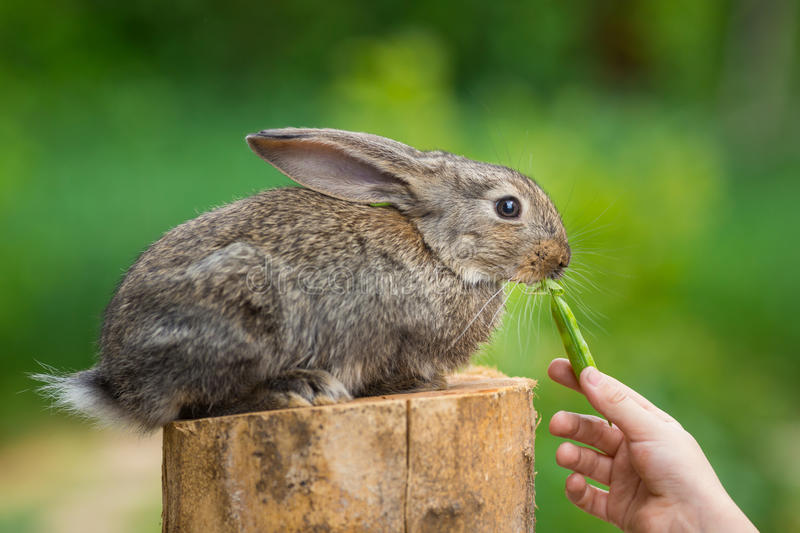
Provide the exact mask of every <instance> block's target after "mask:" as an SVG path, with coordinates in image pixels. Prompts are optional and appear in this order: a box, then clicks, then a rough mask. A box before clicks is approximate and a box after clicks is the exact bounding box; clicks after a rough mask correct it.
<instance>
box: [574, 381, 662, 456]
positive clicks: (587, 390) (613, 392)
mask: <svg viewBox="0 0 800 533" xmlns="http://www.w3.org/2000/svg"><path fill="white" fill-rule="evenodd" d="M580 384H581V389H582V390H583V393H584V394H585V395H586V398H587V399H588V400H589V403H591V404H592V407H594V408H595V409H597V411H598V412H600V413H601V414H602V415H603V416H605V417H606V418H607V419H608V420H610V421H611V422H613V423H615V424H616V425H617V426H619V428H620V429H621V430H622V432H623V433H624V434H625V436H626V437H627V438H628V439H630V440H632V441H641V440H650V439H653V438H655V437H656V436H657V435H658V434H659V433H660V429H661V428H660V426H661V420H659V418H658V417H657V416H656V415H655V414H654V413H652V412H651V411H649V410H647V409H646V408H645V407H644V406H643V405H641V404H640V403H639V402H638V401H637V399H636V398H637V397H638V395H637V394H636V392H634V391H633V390H632V389H631V388H629V387H628V386H626V385H624V384H623V383H620V382H619V381H617V380H616V379H614V378H612V377H611V376H608V375H606V374H603V373H602V372H600V371H599V370H597V369H596V368H594V367H591V366H590V367H587V368H585V369H584V370H583V372H581V375H580Z"/></svg>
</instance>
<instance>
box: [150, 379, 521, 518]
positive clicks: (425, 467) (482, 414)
mask: <svg viewBox="0 0 800 533" xmlns="http://www.w3.org/2000/svg"><path fill="white" fill-rule="evenodd" d="M535 385H536V383H535V381H533V380H529V379H525V378H508V377H505V376H503V375H502V374H499V373H497V372H495V371H489V370H487V369H470V371H468V373H464V374H456V375H453V376H451V377H450V378H448V388H447V389H445V390H440V391H430V392H419V393H412V394H398V395H392V396H380V397H373V398H359V399H356V400H353V401H351V402H348V403H343V404H336V405H327V406H319V407H307V408H300V409H285V410H279V411H266V412H259V413H248V414H243V415H236V416H226V417H219V418H205V419H200V420H186V421H177V422H173V423H171V424H169V425H168V426H166V427H165V428H164V463H163V480H162V486H163V501H164V510H163V531H165V532H167V533H177V532H203V533H217V532H241V531H246V532H259V533H262V532H272V531H274V532H287V531H288V532H291V531H304V532H305V531H320V532H329V531H331V532H333V531H381V532H383V531H387V532H394V531H398V532H409V533H410V532H424V531H431V532H441V531H447V532H451V531H465V532H466V531H497V532H500V531H514V532H516V531H533V530H534V517H533V510H534V484H533V480H534V470H533V457H534V455H533V450H534V446H533V444H534V441H533V439H534V429H535V426H536V412H535V411H534V409H533V403H532V400H533V388H534V387H535Z"/></svg>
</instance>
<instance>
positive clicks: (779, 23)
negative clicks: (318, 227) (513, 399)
mask: <svg viewBox="0 0 800 533" xmlns="http://www.w3.org/2000/svg"><path fill="white" fill-rule="evenodd" d="M798 22H800V9H799V8H798V3H797V2H795V1H794V0H775V1H772V2H758V1H756V0H730V1H724V0H707V1H704V2H697V1H690V0H676V1H669V0H665V1H640V2H638V1H627V2H621V1H609V2H580V1H576V2H544V1H542V2H527V3H523V2H499V1H497V2H477V1H472V0H468V1H462V2H453V1H442V2H425V1H420V0H414V1H411V0H406V1H402V2H401V1H379V2H357V1H355V0H346V1H341V2H323V1H311V0H297V1H293V2H262V3H253V2H244V1H242V0H232V1H228V2H196V1H186V0H178V1H175V2H166V3H165V2H156V1H141V0H132V1H128V2H100V1H92V0H63V1H57V2H48V3H44V2H40V1H38V0H33V1H31V0H26V1H21V0H5V1H4V2H2V3H0V101H2V112H1V113H0V220H2V227H3V228H4V232H3V234H4V235H5V237H4V238H3V239H2V240H0V253H1V254H2V262H0V346H2V349H3V352H4V353H3V354H2V358H0V412H1V413H2V418H0V432H1V433H0V471H2V472H3V474H2V475H0V531H13V532H27V531H31V532H34V531H108V532H110V531H128V532H138V531H158V530H159V528H160V526H159V523H160V516H159V512H160V485H159V483H160V481H159V474H160V471H159V461H160V454H159V450H158V435H156V436H154V437H152V438H149V439H140V438H138V437H131V436H128V435H125V434H122V433H120V432H118V431H113V430H100V429H96V428H92V427H91V426H90V425H89V424H87V423H85V422H81V421H78V420H77V419H72V418H69V417H67V416H66V415H64V414H62V413H54V412H51V411H49V410H48V409H47V407H46V405H45V403H44V402H43V401H42V400H41V399H39V398H38V397H37V396H36V394H35V393H34V392H32V390H31V389H32V387H33V385H32V384H31V382H30V381H29V380H28V379H27V377H26V373H28V372H32V371H37V370H39V369H40V367H39V366H38V364H37V362H36V361H41V362H44V363H48V364H51V365H54V366H56V367H58V368H63V369H79V368H84V367H87V366H89V365H90V364H91V363H92V360H93V357H94V353H95V339H96V336H97V333H98V331H99V326H100V317H101V314H102V311H103V308H104V305H105V304H106V303H107V301H108V300H109V298H110V296H111V294H112V293H113V291H114V287H115V284H116V283H117V282H118V281H119V279H120V277H121V275H122V273H123V272H124V270H125V269H126V268H127V267H128V266H129V265H130V264H131V262H132V261H133V260H134V258H135V257H136V256H137V254H138V253H139V252H140V251H141V250H143V249H144V248H145V247H147V246H148V244H149V243H150V242H152V241H154V240H155V239H157V238H158V237H159V236H160V235H161V234H162V233H163V232H164V231H166V230H167V229H169V228H170V227H172V226H174V225H176V224H178V223H180V222H182V221H184V220H186V219H189V218H192V217H194V216H196V215H197V214H198V213H200V212H202V211H205V210H207V209H209V208H211V207H213V206H217V205H220V204H222V203H225V202H229V201H231V200H233V199H235V198H239V197H242V196H246V195H249V194H251V193H253V192H255V191H258V190H260V189H263V188H267V187H274V186H279V185H286V184H288V181H287V180H286V179H285V178H283V177H282V176H281V175H279V174H278V172H277V171H275V170H274V169H272V168H270V167H268V165H266V164H264V163H263V162H262V161H261V160H259V159H258V158H257V157H256V156H255V155H253V154H252V153H251V152H250V150H249V149H248V148H247V146H246V144H245V143H244V140H243V138H244V135H245V134H247V133H250V132H253V131H257V130H260V129H264V128H275V127H283V126H310V127H335V128H342V129H351V130H359V131H369V132H372V133H377V134H381V135H385V136H388V137H392V138H396V139H398V140H400V141H403V142H406V143H408V144H412V145H414V146H416V147H419V148H422V149H445V150H448V151H452V152H456V153H460V154H463V155H467V156H468V157H471V158H474V159H482V160H487V161H491V162H494V163H499V164H505V165H508V166H512V167H515V168H518V169H520V170H521V171H523V172H525V173H527V174H528V175H530V176H532V177H534V178H535V179H536V180H538V181H539V183H540V184H541V185H542V186H543V187H544V188H545V189H546V190H548V191H549V192H550V193H551V195H552V197H553V199H554V201H555V202H556V204H557V205H558V206H559V208H560V209H561V211H562V213H563V215H564V219H565V223H566V225H567V228H568V232H569V233H570V235H571V239H572V242H573V247H574V250H575V254H574V261H573V267H572V268H571V269H570V270H571V274H570V276H569V280H568V281H567V285H568V289H569V291H570V294H571V295H572V297H573V298H572V301H573V304H574V305H575V306H576V307H578V308H579V310H580V311H581V313H580V317H579V318H580V320H581V322H582V324H583V325H584V327H585V330H586V332H587V333H588V340H589V343H590V345H591V346H592V351H593V353H594V354H595V356H596V358H597V359H598V362H599V364H600V365H601V367H602V368H603V369H605V370H606V371H608V372H610V373H611V374H613V375H615V376H617V377H619V378H620V379H622V380H624V381H626V382H627V383H629V384H630V385H632V386H633V387H635V388H637V389H638V390H640V391H641V392H643V393H644V394H645V395H647V396H648V397H650V398H651V399H652V400H653V401H654V402H655V403H656V404H658V405H659V406H661V407H662V408H664V409H666V410H668V411H669V412H670V413H671V414H673V415H674V416H675V417H676V418H677V419H678V420H680V421H681V422H682V423H683V424H684V426H685V427H686V428H687V429H688V430H689V431H691V432H692V433H693V434H694V435H695V436H696V437H697V439H698V441H699V442H700V443H701V445H702V446H703V447H704V449H705V450H706V452H707V453H708V456H709V458H710V460H711V462H712V464H713V465H714V467H715V468H716V469H717V471H718V473H719V475H720V478H721V479H722V481H723V483H724V484H725V486H726V487H727V488H728V490H729V492H730V493H731V495H732V496H733V497H734V499H735V500H736V501H737V502H738V503H739V505H740V506H741V507H742V508H743V509H744V511H745V512H746V513H747V514H748V515H749V516H750V517H751V518H752V520H753V521H754V522H755V523H756V525H757V526H759V527H760V528H761V529H762V530H764V531H790V530H794V531H797V530H800V514H799V513H798V511H797V501H800V456H799V455H798V454H797V449H798V442H800V409H799V408H798V406H799V405H800V389H799V388H798V385H797V378H798V376H800V359H798V357H797V355H796V354H797V346H798V343H800V327H798V325H797V324H796V323H795V321H794V320H793V319H794V318H795V317H796V314H797V311H798V306H797V304H796V302H797V297H798V289H800V281H799V280H798V274H799V273H800V246H798V239H797V232H798V228H799V227H800V225H798V222H799V220H798V218H800V217H798V215H797V207H796V203H797V201H798V199H799V198H800V180H799V179H798V174H799V173H800V151H798V146H800V142H799V141H800V126H798V124H800V121H799V120H798V119H800V111H799V109H800V107H799V106H798V103H800V95H799V91H798V88H799V87H800V84H798V76H799V72H798V68H797V67H798V52H800V35H799V33H800V32H798V27H799V25H798ZM508 305H509V313H508V315H507V316H506V318H505V321H504V326H503V328H502V330H501V331H499V332H498V334H497V335H496V337H495V338H494V340H493V342H492V343H491V344H490V345H489V346H487V347H485V348H484V349H483V350H482V352H481V353H480V354H479V355H478V356H477V357H476V361H477V362H481V363H486V364H492V365H497V366H498V367H499V368H500V369H501V370H503V371H505V372H507V373H509V374H514V375H525V376H530V377H534V378H537V379H539V380H540V385H539V389H538V398H537V400H536V407H537V409H538V410H539V412H540V414H541V416H542V419H543V421H542V425H541V426H540V427H539V430H538V432H537V442H536V451H537V453H536V468H537V470H538V475H537V478H536V487H537V491H536V503H537V507H538V511H537V522H538V525H537V529H538V531H543V532H547V531H561V532H572V531H576V532H577V531H611V530H613V528H611V527H610V526H606V525H604V524H602V523H600V522H599V521H598V520H596V519H594V518H592V517H589V516H587V515H584V514H583V513H581V512H580V511H578V510H577V509H575V508H574V507H572V506H571V505H570V504H569V503H568V502H567V501H566V499H565V497H564V496H563V482H564V479H565V478H566V475H567V472H566V471H563V470H561V469H560V468H559V467H557V466H556V465H555V461H554V452H555V448H556V447H557V445H558V443H559V441H558V439H555V438H553V437H551V436H550V435H549V434H548V433H547V430H546V427H547V422H548V420H549V418H550V416H551V415H552V414H553V413H554V412H555V411H557V410H559V409H571V410H588V409H589V406H588V405H587V404H586V402H585V401H582V400H581V399H580V398H578V397H577V395H576V394H574V393H572V392H570V391H567V390H563V389H561V388H559V387H557V386H555V385H553V384H552V383H551V382H549V381H548V380H547V378H546V376H545V368H546V366H547V364H548V362H549V361H550V359H551V358H552V357H553V356H554V355H557V354H559V353H560V352H561V347H560V345H559V344H558V341H557V338H556V335H555V333H554V330H553V327H552V325H551V322H550V319H549V316H548V315H547V308H546V307H545V308H544V309H542V306H541V305H539V304H538V303H537V302H536V299H535V298H534V297H532V296H523V295H521V294H520V292H519V291H516V292H514V293H513V294H511V295H510V298H509V302H508Z"/></svg>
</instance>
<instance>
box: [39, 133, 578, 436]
mask: <svg viewBox="0 0 800 533" xmlns="http://www.w3.org/2000/svg"><path fill="white" fill-rule="evenodd" d="M248 142H249V143H250V145H251V147H252V148H253V150H254V151H256V152H257V153H258V154H259V155H260V156H261V157H263V158H264V159H266V160H267V161H268V162H270V163H272V164H273V165H275V166H276V167H277V168H278V169H279V170H281V171H282V172H284V173H285V174H287V175H288V176H289V177H291V178H292V179H294V180H295V181H297V182H298V183H300V184H303V185H306V186H307V187H309V188H308V189H302V188H285V189H275V190H269V191H264V192H262V193H260V194H257V195H255V196H252V197H250V198H246V199H243V200H240V201H238V202H235V203H232V204H229V205H226V206H224V207H221V208H219V209H216V210H214V211H211V212H208V213H205V214H203V215H201V216H199V217H197V218H195V219H193V220H190V221H188V222H186V223H184V224H181V225H180V226H178V227H176V228H174V229H172V230H171V231H169V232H167V233H166V234H165V235H164V236H163V237H162V238H161V239H160V240H158V241H157V242H155V243H154V244H153V245H152V246H151V247H150V248H149V249H148V250H147V251H145V252H144V253H143V254H142V255H141V257H139V259H138V260H137V261H136V263H135V264H134V265H133V266H132V267H131V268H130V270H129V271H128V273H127V274H126V276H125V278H124V280H123V282H122V283H121V285H120V287H119V289H118V290H117V292H116V294H115V295H114V297H113V299H112V300H111V302H110V303H109V305H108V307H107V309H106V312H105V317H104V324H103V329H102V334H101V339H100V357H99V362H98V363H97V365H96V366H95V367H93V368H91V369H89V370H86V371H83V372H78V373H76V374H73V375H71V376H63V377H54V376H39V377H40V378H42V379H44V380H46V381H47V382H48V383H49V385H47V386H46V387H45V388H46V389H48V390H49V391H50V392H51V393H53V394H54V395H55V397H56V399H57V400H58V402H59V403H60V404H62V405H65V406H67V407H70V408H73V409H75V410H77V411H79V412H83V413H86V414H89V415H92V416H95V417H99V418H102V419H113V420H116V421H122V422H127V423H129V424H132V425H135V426H138V427H140V428H142V429H145V430H147V429H153V428H157V427H159V426H161V425H163V424H165V423H167V422H169V421H171V420H174V419H175V418H178V417H199V416H210V415H218V414H228V413H236V412H246V411H252V410H261V409H273V408H282V407H292V406H300V405H308V404H311V403H313V404H324V403H330V402H337V401H342V400H346V399H349V398H351V397H353V396H362V395H372V394H382V393H388V392H397V391H403V390H410V389H415V388H421V387H435V386H439V385H440V384H441V383H443V381H442V376H443V375H444V374H446V373H448V372H451V371H452V370H454V369H455V368H457V367H459V366H462V365H464V364H466V363H467V362H468V360H469V358H470V355H471V354H472V353H473V352H474V351H475V350H476V348H477V347H478V345H479V344H480V343H482V342H485V341H487V340H488V338H489V336H490V335H491V333H492V331H493V329H494V327H495V325H496V323H497V322H498V318H499V315H500V314H501V313H500V311H501V310H500V306H501V305H502V300H503V298H502V294H500V295H499V296H497V294H498V291H500V290H501V288H502V284H503V283H504V282H505V281H507V280H510V279H515V280H518V281H522V282H527V283H533V282H535V281H538V280H539V279H542V278H543V277H545V276H551V277H556V276H558V275H559V274H560V271H561V270H562V269H563V268H564V267H565V266H566V264H567V263H568V262H569V247H568V245H567V240H566V234H565V232H564V229H563V226H562V224H561V219H560V216H559V214H558V212H557V211H556V209H555V207H554V206H553V204H552V203H551V202H550V200H549V198H548V197H547V195H546V194H545V193H544V192H543V191H542V190H541V189H540V188H539V187H538V186H537V185H536V184H535V183H534V182H533V181H531V180H530V179H529V178H527V177H525V176H523V175H521V174H519V173H518V172H516V171H514V170H511V169H508V168H505V167H500V166H496V165H489V164H486V163H480V162H476V161H471V160H469V159H466V158H463V157H460V156H456V155H452V154H449V153H446V152H420V151H418V150H415V149H413V148H411V147H408V146H406V145H403V144H401V143H398V142H395V141H391V140H389V139H384V138H382V137H377V136H374V135H368V134H362V133H351V132H344V131H338V130H299V129H283V130H267V131H264V132H261V133H259V134H255V135H251V136H249V137H248ZM312 189H314V190H312ZM508 195H512V196H515V197H518V198H519V199H520V200H521V201H522V203H523V209H522V215H521V217H520V218H519V219H518V220H504V219H501V217H499V216H498V215H497V214H496V212H495V209H494V205H495V202H496V200H497V199H499V198H501V197H503V196H508ZM376 202H390V203H391V204H392V207H372V206H370V205H369V204H370V203H376ZM493 296H495V297H494V298H493ZM476 317H477V318H476Z"/></svg>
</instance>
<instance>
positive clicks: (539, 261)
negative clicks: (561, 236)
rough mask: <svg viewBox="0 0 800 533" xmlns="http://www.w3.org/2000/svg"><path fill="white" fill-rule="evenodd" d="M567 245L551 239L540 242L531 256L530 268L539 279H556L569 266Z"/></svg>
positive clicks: (569, 252)
mask: <svg viewBox="0 0 800 533" xmlns="http://www.w3.org/2000/svg"><path fill="white" fill-rule="evenodd" d="M571 255H572V253H571V250H570V248H569V245H568V244H566V243H563V242H560V241H556V240H553V239H548V240H544V241H541V242H540V243H539V244H538V245H537V246H536V248H535V249H534V251H533V254H532V255H531V258H530V259H531V261H530V262H531V266H532V267H533V270H534V272H536V273H537V274H538V277H539V278H540V279H543V278H546V277H547V278H552V279H558V278H560V277H561V276H562V275H563V273H564V269H565V268H567V266H568V265H569V260H570V258H571Z"/></svg>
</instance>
